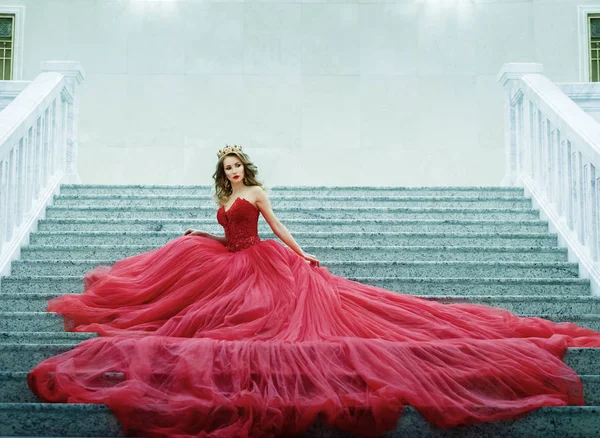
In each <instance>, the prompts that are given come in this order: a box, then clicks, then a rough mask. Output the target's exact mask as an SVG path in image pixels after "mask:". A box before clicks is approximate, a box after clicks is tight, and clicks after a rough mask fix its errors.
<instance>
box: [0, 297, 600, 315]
mask: <svg viewBox="0 0 600 438" xmlns="http://www.w3.org/2000/svg"><path fill="white" fill-rule="evenodd" d="M55 296H58V294H56V295H51V294H44V295H43V296H29V295H28V294H26V295H25V297H23V296H11V295H10V294H6V293H2V294H0V312H43V311H45V310H46V307H47V302H48V300H49V299H52V298H54V297H55ZM437 296H439V294H437ZM439 301H440V302H443V303H445V304H452V303H458V304H466V303H474V304H483V305H487V306H494V307H501V308H504V309H507V310H510V311H511V312H514V313H516V314H518V315H536V314H540V315H543V314H560V313H568V314H574V315H578V314H594V313H600V300H593V301H587V300H586V301H578V300H576V299H573V300H569V301H566V302H565V301H556V300H552V299H551V298H548V300H547V301H546V300H544V301H539V300H532V299H531V298H530V297H523V298H522V299H519V300H516V299H507V298H503V297H495V298H488V297H485V298H479V297H465V298H463V299H459V298H441V299H439Z"/></svg>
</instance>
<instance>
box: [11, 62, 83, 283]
mask: <svg viewBox="0 0 600 438" xmlns="http://www.w3.org/2000/svg"><path fill="white" fill-rule="evenodd" d="M83 78H84V71H83V68H82V67H81V65H80V64H79V63H78V62H70V61H66V62H59V61H48V62H43V63H42V73H40V74H39V75H38V76H37V77H36V78H35V80H33V81H31V82H30V83H28V84H26V86H25V87H24V88H23V84H15V85H10V84H4V83H3V85H2V86H0V90H2V91H6V92H7V93H10V91H11V90H17V89H19V88H21V89H22V91H20V93H18V94H17V95H16V96H15V97H14V99H12V101H10V103H9V104H8V105H7V106H6V108H5V109H4V110H2V111H0V275H7V274H9V273H10V263H11V261H12V260H15V259H17V258H18V257H19V256H20V248H21V246H23V245H26V244H28V243H29V235H30V233H31V232H32V231H36V229H37V222H38V220H39V219H42V218H43V217H44V216H45V211H46V207H47V206H48V205H51V203H52V201H53V198H54V195H55V194H58V193H59V190H60V184H65V183H70V184H73V183H79V182H80V179H79V176H78V174H77V125H78V113H79V109H78V105H79V99H78V90H77V88H78V86H79V84H81V83H82V82H83ZM4 95H5V94H4ZM0 286H1V285H0Z"/></svg>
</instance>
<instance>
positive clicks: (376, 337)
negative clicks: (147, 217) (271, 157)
mask: <svg viewBox="0 0 600 438" xmlns="http://www.w3.org/2000/svg"><path fill="white" fill-rule="evenodd" d="M47 310H48V311H52V312H57V313H60V314H63V315H65V327H66V328H67V329H68V330H71V331H92V332H97V333H99V334H100V335H102V337H99V338H95V339H90V340H87V341H85V342H83V343H81V344H79V345H78V346H77V347H75V348H74V349H73V350H71V351H68V352H66V353H63V354H61V355H58V356H55V357H52V358H50V359H47V360H45V361H44V362H42V363H41V364H39V365H38V366H37V367H36V368H35V369H33V370H32V371H31V372H30V373H29V381H28V382H29V386H30V388H31V389H32V390H33V391H34V392H35V393H36V394H37V395H39V396H40V397H41V398H42V399H43V400H45V401H52V402H63V403H64V402H69V403H102V404H106V405H108V406H109V407H110V409H111V410H112V412H113V413H114V414H115V415H116V416H117V418H118V419H119V420H120V422H121V424H122V425H123V427H124V429H125V432H126V433H128V434H131V435H141V436H147V437H150V436H168V437H178V436H181V437H183V436H201V437H204V436H211V437H247V436H253V437H254V436H255V437H262V436H264V437H266V436H290V435H294V434H300V433H302V432H303V431H305V430H306V429H307V428H308V427H310V426H311V425H312V424H313V423H314V422H315V421H316V420H317V419H318V420H320V421H321V422H322V423H324V424H326V425H328V426H331V427H335V428H339V429H342V430H346V431H351V432H353V433H356V434H359V435H364V436H376V435H378V434H381V433H382V432H384V431H386V430H390V429H393V428H394V427H395V425H396V423H397V421H398V419H399V418H400V416H401V413H402V408H403V406H404V405H410V406H413V407H415V408H416V409H417V410H418V411H419V412H420V413H421V414H422V415H423V416H424V417H425V418H426V419H427V420H428V421H430V422H432V423H433V424H435V425H437V426H440V427H453V426H457V425H468V424H473V423H476V422H484V421H494V420H502V419H510V418H515V417H516V416H519V415H521V414H524V413H526V412H529V411H531V410H533V409H535V408H538V407H541V406H564V405H568V404H573V405H581V404H583V394H582V386H581V382H580V379H579V377H578V376H577V374H576V373H575V372H574V371H573V370H572V369H571V368H569V367H568V366H566V365H565V364H564V363H563V362H562V360H561V359H562V357H563V355H564V353H565V350H566V348H567V347H569V346H580V347H581V346H583V347H600V333H597V332H595V331H592V330H588V329H584V328H581V327H578V326H576V325H574V324H571V323H561V324H554V323H552V322H550V321H547V320H544V319H540V318H519V317H517V316H516V315H514V314H513V313H511V312H509V311H507V310H503V309H499V308H493V307H487V306H481V305H467V304H446V305H444V304H440V303H437V302H435V301H431V300H427V299H421V298H417V297H414V296H411V295H404V294H400V293H397V292H391V291H387V290H385V289H382V288H378V287H373V286H367V285H364V284H361V283H357V282H354V281H351V280H347V279H345V278H342V277H339V276H336V275H333V274H331V273H330V272H329V271H328V270H327V268H325V267H315V266H311V265H309V264H308V263H306V261H304V260H303V259H301V258H300V257H298V256H297V255H296V254H295V253H293V252H292V251H290V250H289V249H287V248H286V247H284V246H283V245H281V244H279V243H278V242H276V241H273V240H265V241H262V242H260V243H258V244H256V245H254V246H252V247H250V248H248V249H245V250H243V251H239V252H229V251H227V249H226V248H225V247H224V246H223V245H221V244H220V243H218V242H216V241H214V240H211V239H208V238H204V237H198V236H183V237H180V238H177V239H174V240H172V241H170V242H169V243H167V244H166V245H165V246H163V247H161V248H158V249H156V250H154V251H150V252H147V253H144V254H140V255H137V256H134V257H130V258H127V259H124V260H121V261H119V262H117V263H116V264H115V266H114V267H113V268H112V269H111V268H108V267H98V268H96V269H94V270H93V271H91V272H90V273H88V274H86V277H85V293H83V294H82V295H63V296H61V297H58V298H56V299H53V300H51V301H50V302H49V305H48V309H47Z"/></svg>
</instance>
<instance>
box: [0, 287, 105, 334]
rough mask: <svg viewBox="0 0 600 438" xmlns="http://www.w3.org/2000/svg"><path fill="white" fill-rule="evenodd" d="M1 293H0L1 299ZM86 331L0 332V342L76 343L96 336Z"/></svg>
mask: <svg viewBox="0 0 600 438" xmlns="http://www.w3.org/2000/svg"><path fill="white" fill-rule="evenodd" d="M1 297H2V295H0V299H1ZM97 336H98V335H97V334H96V333H88V332H15V331H11V332H0V343H8V344H78V343H80V342H83V341H85V340H87V339H92V338H95V337H97Z"/></svg>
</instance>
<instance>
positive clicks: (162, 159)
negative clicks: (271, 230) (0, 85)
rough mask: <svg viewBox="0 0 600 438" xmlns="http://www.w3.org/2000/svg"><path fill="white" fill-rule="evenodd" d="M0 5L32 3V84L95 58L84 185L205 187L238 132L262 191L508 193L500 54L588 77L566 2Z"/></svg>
mask: <svg viewBox="0 0 600 438" xmlns="http://www.w3.org/2000/svg"><path fill="white" fill-rule="evenodd" d="M596 3H597V4H600V2H599V1H597V0H596V1H587V2H586V4H596ZM0 5H25V6H26V18H25V26H26V29H25V47H24V58H25V59H24V73H23V78H24V79H32V78H33V77H35V76H36V75H37V74H38V73H39V70H40V62H41V61H43V60H77V61H80V62H81V63H82V65H83V67H84V68H85V71H86V79H85V82H84V83H83V84H82V87H81V99H82V100H81V115H80V130H79V140H80V141H79V165H78V167H79V175H80V176H81V179H82V182H83V183H108V184H121V183H140V184H149V183H154V184H210V183H211V178H210V177H211V175H212V172H213V168H214V162H215V159H216V156H215V152H216V150H217V149H218V148H219V147H221V146H222V145H223V144H224V143H226V142H227V143H241V144H243V145H244V146H246V149H247V151H248V152H249V153H250V154H251V156H252V157H253V158H254V160H255V161H256V163H257V164H258V165H259V167H260V171H261V175H262V178H263V180H264V181H265V182H266V183H267V184H268V185H276V184H293V185H321V184H324V185H333V184H335V185H351V184H360V185H363V184H365V185H411V186H414V185H497V184H499V182H500V181H501V179H502V176H503V174H504V138H503V135H504V133H503V127H504V120H503V112H502V109H503V90H502V89H501V87H500V85H499V84H498V83H497V79H496V75H497V73H498V71H499V69H500V67H501V66H502V64H503V63H505V62H539V63H542V64H543V65H544V70H545V74H546V76H548V77H549V78H550V79H551V80H552V81H555V82H565V81H566V82H575V81H577V80H578V77H579V70H578V68H579V67H578V60H579V53H578V45H577V5H578V3H576V2H572V1H560V0H554V1H538V0H529V1H509V0H503V1H491V0H490V1H488V0H454V1H453V0H437V1H433V0H414V1H411V0H405V1H398V2H395V1H393V0H364V1H363V0H354V1H321V2H319V1H310V0H305V1H299V2H294V1H269V0H261V1H258V0H246V1H204V0H162V1H157V0H129V1H128V0H0Z"/></svg>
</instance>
